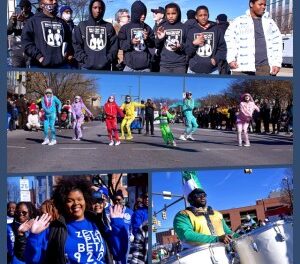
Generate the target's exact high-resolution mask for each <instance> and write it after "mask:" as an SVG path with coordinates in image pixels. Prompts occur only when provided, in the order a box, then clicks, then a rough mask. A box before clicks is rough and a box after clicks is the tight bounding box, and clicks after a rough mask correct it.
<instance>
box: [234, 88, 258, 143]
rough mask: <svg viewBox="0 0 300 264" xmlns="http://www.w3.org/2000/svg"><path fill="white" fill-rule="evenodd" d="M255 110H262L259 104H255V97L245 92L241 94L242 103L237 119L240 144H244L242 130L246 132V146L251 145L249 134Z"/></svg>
mask: <svg viewBox="0 0 300 264" xmlns="http://www.w3.org/2000/svg"><path fill="white" fill-rule="evenodd" d="M254 110H256V111H258V112H259V111H260V109H259V108H258V106H256V105H255V103H254V101H253V98H252V96H251V95H250V94H248V93H245V94H243V95H242V96H241V103H240V106H239V113H238V115H237V119H236V127H237V138H238V144H239V146H240V147H241V146H242V132H244V136H245V145H244V146H245V147H250V141H249V135H248V127H249V123H250V121H251V119H252V115H253V112H254Z"/></svg>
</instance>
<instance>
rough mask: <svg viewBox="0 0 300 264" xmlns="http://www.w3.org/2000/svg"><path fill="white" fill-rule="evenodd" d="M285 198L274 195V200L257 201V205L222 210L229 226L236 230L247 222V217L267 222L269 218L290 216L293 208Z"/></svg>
mask: <svg viewBox="0 0 300 264" xmlns="http://www.w3.org/2000/svg"><path fill="white" fill-rule="evenodd" d="M285 198H286V197H284V196H279V195H274V197H272V198H265V199H261V200H257V201H256V203H255V205H249V206H244V207H239V208H231V209H225V210H220V212H221V213H222V214H223V218H224V220H225V221H226V223H227V225H228V226H229V227H230V228H231V229H232V230H236V229H237V228H238V227H239V226H240V225H241V224H242V223H244V221H245V220H246V215H250V216H251V218H252V219H253V220H254V221H256V222H258V220H265V219H266V218H267V217H269V218H270V217H275V216H279V215H280V214H285V215H288V214H290V213H291V208H290V206H289V204H288V202H287V201H286V199H285Z"/></svg>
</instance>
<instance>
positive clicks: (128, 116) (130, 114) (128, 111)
mask: <svg viewBox="0 0 300 264" xmlns="http://www.w3.org/2000/svg"><path fill="white" fill-rule="evenodd" d="M137 107H141V108H144V107H145V105H144V104H141V103H136V102H130V103H123V104H122V106H121V107H120V108H121V109H122V110H124V111H125V116H124V119H123V120H122V123H121V137H120V139H125V135H124V127H125V126H126V130H127V137H126V139H128V140H130V139H132V138H133V137H132V134H131V130H130V125H131V123H132V122H133V121H134V119H135V117H136V114H135V109H136V108H137Z"/></svg>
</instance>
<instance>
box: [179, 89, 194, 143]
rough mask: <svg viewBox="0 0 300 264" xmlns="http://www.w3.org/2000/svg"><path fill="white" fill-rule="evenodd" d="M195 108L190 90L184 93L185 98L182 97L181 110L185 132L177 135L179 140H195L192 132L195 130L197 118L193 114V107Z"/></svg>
mask: <svg viewBox="0 0 300 264" xmlns="http://www.w3.org/2000/svg"><path fill="white" fill-rule="evenodd" d="M194 108H195V102H194V99H193V98H192V93H191V92H186V93H185V98H184V99H183V105H182V111H183V116H184V117H185V126H186V128H185V133H184V134H183V135H181V136H180V137H179V139H181V140H187V139H190V140H195V139H194V138H193V136H192V134H193V133H194V132H195V131H196V130H197V128H198V123H197V119H196V118H195V116H194V115H193V109H194Z"/></svg>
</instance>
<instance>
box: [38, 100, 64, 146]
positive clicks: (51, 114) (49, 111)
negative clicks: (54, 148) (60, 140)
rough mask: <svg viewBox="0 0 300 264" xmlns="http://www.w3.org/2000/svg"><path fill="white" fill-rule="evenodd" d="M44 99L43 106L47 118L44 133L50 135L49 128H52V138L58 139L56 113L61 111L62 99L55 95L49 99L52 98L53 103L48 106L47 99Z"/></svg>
mask: <svg viewBox="0 0 300 264" xmlns="http://www.w3.org/2000/svg"><path fill="white" fill-rule="evenodd" d="M45 98H46V97H44V99H43V100H42V108H43V109H44V111H45V120H44V135H45V138H47V137H48V130H49V128H50V131H51V136H52V140H55V139H56V135H55V120H56V114H57V111H58V113H60V112H61V101H60V100H59V99H58V98H57V97H56V96H55V95H53V96H52V97H51V98H49V100H51V105H50V106H48V107H47V106H46V103H45V100H46V99H45Z"/></svg>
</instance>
